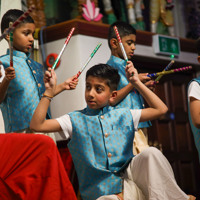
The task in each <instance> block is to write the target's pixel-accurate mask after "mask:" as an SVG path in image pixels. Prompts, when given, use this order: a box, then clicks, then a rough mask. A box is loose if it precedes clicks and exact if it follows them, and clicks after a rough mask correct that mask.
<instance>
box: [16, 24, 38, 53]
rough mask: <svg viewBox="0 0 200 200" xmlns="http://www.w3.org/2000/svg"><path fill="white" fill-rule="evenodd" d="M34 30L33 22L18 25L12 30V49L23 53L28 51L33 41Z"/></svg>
mask: <svg viewBox="0 0 200 200" xmlns="http://www.w3.org/2000/svg"><path fill="white" fill-rule="evenodd" d="M34 31H35V24H33V23H24V24H21V25H19V27H17V28H16V29H15V30H14V32H13V49H14V50H18V51H22V52H24V53H27V52H29V50H30V49H31V48H32V45H33V41H34V38H33V34H34Z"/></svg>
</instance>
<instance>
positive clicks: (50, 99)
mask: <svg viewBox="0 0 200 200" xmlns="http://www.w3.org/2000/svg"><path fill="white" fill-rule="evenodd" d="M43 97H44V98H46V99H48V100H49V101H51V100H52V98H50V97H47V96H42V98H43Z"/></svg>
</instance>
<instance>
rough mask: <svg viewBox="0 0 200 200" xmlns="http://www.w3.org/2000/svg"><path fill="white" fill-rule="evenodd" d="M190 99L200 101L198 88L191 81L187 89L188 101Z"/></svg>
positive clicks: (197, 85)
mask: <svg viewBox="0 0 200 200" xmlns="http://www.w3.org/2000/svg"><path fill="white" fill-rule="evenodd" d="M190 97H194V98H195V99H198V100H200V86H199V84H198V83H197V82H196V81H192V83H191V84H190V85H189V88H188V101H190Z"/></svg>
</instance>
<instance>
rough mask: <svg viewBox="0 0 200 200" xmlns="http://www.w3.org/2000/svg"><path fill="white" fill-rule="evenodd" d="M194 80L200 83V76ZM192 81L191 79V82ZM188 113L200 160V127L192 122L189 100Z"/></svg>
mask: <svg viewBox="0 0 200 200" xmlns="http://www.w3.org/2000/svg"><path fill="white" fill-rule="evenodd" d="M192 81H196V82H197V83H198V84H200V77H198V78H194V79H193V80H192ZM192 81H190V83H191V82H192ZM190 83H189V84H188V87H189V85H190ZM188 115H189V122H190V126H191V129H192V133H193V135H194V141H195V145H196V148H197V150H198V153H199V161H200V129H198V128H196V127H195V126H194V124H193V122H192V118H191V113H190V105H189V101H188Z"/></svg>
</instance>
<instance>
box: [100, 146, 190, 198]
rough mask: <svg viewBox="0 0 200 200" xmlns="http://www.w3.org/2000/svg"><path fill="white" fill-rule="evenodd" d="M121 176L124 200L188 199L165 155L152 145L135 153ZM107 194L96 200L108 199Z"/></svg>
mask: <svg viewBox="0 0 200 200" xmlns="http://www.w3.org/2000/svg"><path fill="white" fill-rule="evenodd" d="M123 178H124V200H187V199H189V196H187V195H186V194H185V193H184V192H183V191H182V190H181V189H180V188H179V186H178V185H177V183H176V180H175V178H174V173H173V170H172V168H171V165H170V164H169V162H168V161H167V159H166V158H165V156H164V155H163V154H162V153H161V152H160V151H159V150H158V149H156V148H154V147H149V148H147V149H145V150H144V151H142V152H141V153H140V154H138V155H136V156H135V157H134V158H133V159H132V161H131V162H130V164H129V166H128V167H127V169H126V170H125V173H124V175H123ZM140 190H141V191H140ZM143 195H144V196H143ZM109 196H112V197H113V200H114V199H116V200H117V199H118V198H117V197H116V196H114V195H109ZM109 196H102V197H100V198H98V200H108V199H109V198H108V197H109Z"/></svg>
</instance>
